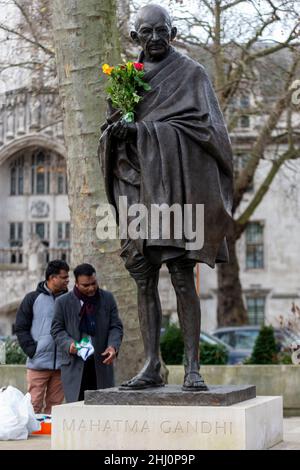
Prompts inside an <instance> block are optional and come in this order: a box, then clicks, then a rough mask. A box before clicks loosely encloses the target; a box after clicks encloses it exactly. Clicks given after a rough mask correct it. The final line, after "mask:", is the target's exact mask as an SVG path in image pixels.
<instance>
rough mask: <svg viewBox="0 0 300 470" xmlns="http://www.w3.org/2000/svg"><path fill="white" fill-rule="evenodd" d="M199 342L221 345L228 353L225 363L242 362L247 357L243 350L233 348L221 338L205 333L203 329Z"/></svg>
mask: <svg viewBox="0 0 300 470" xmlns="http://www.w3.org/2000/svg"><path fill="white" fill-rule="evenodd" d="M201 342H204V343H208V344H216V345H220V346H223V347H224V348H225V349H226V351H227V353H228V361H227V364H242V363H243V361H244V359H246V357H247V353H245V352H244V351H239V350H235V349H234V348H232V347H231V346H230V345H228V344H226V343H225V342H224V341H222V340H221V339H219V338H217V337H216V336H213V335H210V334H208V333H205V332H204V331H202V332H201V333H200V343H201ZM200 362H201V358H200Z"/></svg>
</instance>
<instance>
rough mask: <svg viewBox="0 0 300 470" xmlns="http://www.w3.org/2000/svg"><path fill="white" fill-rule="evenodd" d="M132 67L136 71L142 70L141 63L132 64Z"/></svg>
mask: <svg viewBox="0 0 300 470" xmlns="http://www.w3.org/2000/svg"><path fill="white" fill-rule="evenodd" d="M133 66H134V68H135V69H136V70H143V69H144V64H141V62H133Z"/></svg>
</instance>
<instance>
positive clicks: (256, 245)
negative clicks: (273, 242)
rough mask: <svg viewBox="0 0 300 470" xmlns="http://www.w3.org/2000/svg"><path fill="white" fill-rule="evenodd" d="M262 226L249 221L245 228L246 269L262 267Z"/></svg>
mask: <svg viewBox="0 0 300 470" xmlns="http://www.w3.org/2000/svg"><path fill="white" fill-rule="evenodd" d="M263 234H264V226H263V224H262V223H261V222H250V223H249V224H248V226H247V228H246V269H263V268H264V241H263Z"/></svg>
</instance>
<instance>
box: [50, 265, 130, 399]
mask: <svg viewBox="0 0 300 470" xmlns="http://www.w3.org/2000/svg"><path fill="white" fill-rule="evenodd" d="M74 276H75V286H74V289H73V290H72V291H70V292H69V293H68V294H66V295H63V296H62V297H60V298H59V299H58V301H57V303H56V305H55V313H54V318H53V322H52V327H51V334H52V336H53V338H54V340H55V343H56V344H57V346H58V348H59V349H60V351H61V352H62V362H61V377H62V383H63V388H64V393H65V398H66V401H67V402H74V401H78V400H83V399H84V391H85V390H96V389H99V388H109V387H113V386H114V372H113V361H114V359H115V358H116V356H117V354H118V351H119V348H120V345H121V341H122V337H123V325H122V322H121V320H120V318H119V314H118V308H117V304H116V301H115V299H114V297H113V295H112V294H111V293H110V292H108V291H105V290H103V289H100V288H99V286H98V282H97V277H96V271H95V269H94V267H93V266H91V265H90V264H87V263H85V264H81V265H79V266H77V267H76V268H75V269H74ZM85 337H87V338H90V341H91V343H92V345H93V348H94V353H93V354H92V355H91V356H89V357H88V358H87V359H86V360H85V361H84V360H83V359H82V358H81V357H80V356H79V355H78V354H77V352H78V349H77V347H76V346H77V345H76V344H75V343H76V342H80V341H81V340H82V338H85Z"/></svg>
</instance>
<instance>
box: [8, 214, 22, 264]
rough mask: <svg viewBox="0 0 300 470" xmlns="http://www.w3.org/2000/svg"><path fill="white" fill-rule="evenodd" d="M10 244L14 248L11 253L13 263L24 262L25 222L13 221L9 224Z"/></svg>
mask: <svg viewBox="0 0 300 470" xmlns="http://www.w3.org/2000/svg"><path fill="white" fill-rule="evenodd" d="M9 245H10V247H11V248H13V250H11V253H10V262H11V264H22V263H23V253H22V250H20V248H22V246H23V222H11V223H10V224H9Z"/></svg>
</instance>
